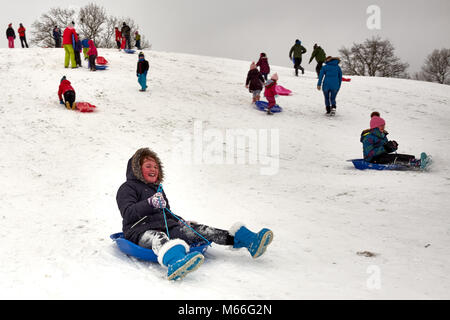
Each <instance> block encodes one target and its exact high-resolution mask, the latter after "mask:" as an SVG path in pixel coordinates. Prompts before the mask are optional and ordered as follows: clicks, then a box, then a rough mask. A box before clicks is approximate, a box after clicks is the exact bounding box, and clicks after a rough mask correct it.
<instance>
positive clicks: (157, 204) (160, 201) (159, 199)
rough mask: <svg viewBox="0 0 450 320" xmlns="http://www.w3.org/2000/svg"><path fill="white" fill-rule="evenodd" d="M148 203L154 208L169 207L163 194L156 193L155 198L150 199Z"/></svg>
mask: <svg viewBox="0 0 450 320" xmlns="http://www.w3.org/2000/svg"><path fill="white" fill-rule="evenodd" d="M147 201H148V203H149V204H150V205H151V206H152V207H153V208H159V209H163V208H165V207H166V205H167V204H166V200H164V197H163V195H162V193H161V192H157V193H155V194H154V195H153V196H151V197H150V198H148V199H147Z"/></svg>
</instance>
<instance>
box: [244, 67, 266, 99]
mask: <svg viewBox="0 0 450 320" xmlns="http://www.w3.org/2000/svg"><path fill="white" fill-rule="evenodd" d="M263 84H264V78H263V76H262V74H261V72H259V71H258V69H257V68H256V64H255V63H254V62H252V64H251V65H250V70H249V71H248V73H247V79H246V80H245V87H246V88H247V89H248V90H249V91H250V93H252V94H253V100H252V103H255V102H256V101H259V99H260V97H261V91H262V89H263Z"/></svg>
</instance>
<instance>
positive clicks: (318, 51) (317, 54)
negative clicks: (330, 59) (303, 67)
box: [308, 43, 327, 77]
mask: <svg viewBox="0 0 450 320" xmlns="http://www.w3.org/2000/svg"><path fill="white" fill-rule="evenodd" d="M314 58H315V59H316V62H317V66H316V72H317V77H319V74H320V70H321V69H322V65H323V63H324V62H325V59H326V58H327V55H326V54H325V51H324V50H323V49H322V48H321V47H320V46H318V45H317V43H315V44H314V50H313V52H312V54H311V58H310V59H309V63H311V61H312V59H314ZM309 63H308V64H309Z"/></svg>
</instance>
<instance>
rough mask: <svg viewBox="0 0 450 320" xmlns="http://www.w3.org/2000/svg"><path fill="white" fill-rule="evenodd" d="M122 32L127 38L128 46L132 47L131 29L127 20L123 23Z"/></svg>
mask: <svg viewBox="0 0 450 320" xmlns="http://www.w3.org/2000/svg"><path fill="white" fill-rule="evenodd" d="M120 32H121V33H122V37H123V38H125V40H126V43H127V48H128V49H131V29H130V27H129V26H128V25H127V24H126V23H125V22H124V23H123V25H122V29H121V30H120Z"/></svg>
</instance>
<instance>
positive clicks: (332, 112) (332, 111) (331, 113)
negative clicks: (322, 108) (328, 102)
mask: <svg viewBox="0 0 450 320" xmlns="http://www.w3.org/2000/svg"><path fill="white" fill-rule="evenodd" d="M334 115H336V106H331V111H330V116H334Z"/></svg>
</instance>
